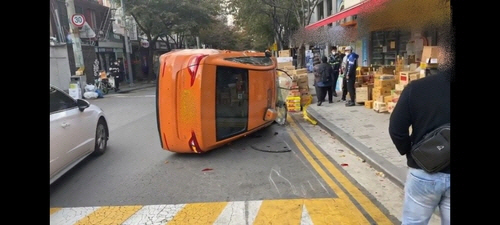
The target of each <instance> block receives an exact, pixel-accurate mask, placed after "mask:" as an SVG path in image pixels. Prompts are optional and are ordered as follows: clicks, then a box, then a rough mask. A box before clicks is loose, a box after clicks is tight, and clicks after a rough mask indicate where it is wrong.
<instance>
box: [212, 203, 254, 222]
mask: <svg viewBox="0 0 500 225" xmlns="http://www.w3.org/2000/svg"><path fill="white" fill-rule="evenodd" d="M246 203H248V204H247V206H246V207H248V208H246V207H245V202H244V201H238V202H230V203H229V204H227V206H226V208H224V210H223V211H222V213H221V214H220V215H219V218H217V220H216V221H215V222H214V225H227V224H242V225H245V224H253V221H254V220H255V216H257V212H258V211H259V208H260V204H262V201H248V202H246ZM246 212H247V213H246ZM246 215H248V217H246Z"/></svg>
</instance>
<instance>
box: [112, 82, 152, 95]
mask: <svg viewBox="0 0 500 225" xmlns="http://www.w3.org/2000/svg"><path fill="white" fill-rule="evenodd" d="M149 87H156V84H143V85H137V84H136V86H135V87H130V88H126V89H121V90H120V91H118V92H116V93H127V92H131V91H135V90H139V89H144V88H149Z"/></svg>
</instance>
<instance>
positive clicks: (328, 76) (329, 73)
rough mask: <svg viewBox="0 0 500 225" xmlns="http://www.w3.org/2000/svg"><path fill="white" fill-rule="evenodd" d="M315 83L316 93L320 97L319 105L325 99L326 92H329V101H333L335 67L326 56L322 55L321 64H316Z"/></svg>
mask: <svg viewBox="0 0 500 225" xmlns="http://www.w3.org/2000/svg"><path fill="white" fill-rule="evenodd" d="M314 81H315V82H314V83H315V87H316V90H317V91H319V92H316V95H317V97H318V106H321V104H322V103H323V102H324V101H325V97H326V94H327V93H328V101H329V102H333V96H332V83H333V69H332V66H330V64H328V58H327V57H326V56H323V57H321V64H318V65H316V66H314Z"/></svg>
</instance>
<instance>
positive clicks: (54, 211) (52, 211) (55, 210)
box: [50, 208, 61, 215]
mask: <svg viewBox="0 0 500 225" xmlns="http://www.w3.org/2000/svg"><path fill="white" fill-rule="evenodd" d="M59 210H61V208H50V215H52V214H54V213H56V212H57V211H59Z"/></svg>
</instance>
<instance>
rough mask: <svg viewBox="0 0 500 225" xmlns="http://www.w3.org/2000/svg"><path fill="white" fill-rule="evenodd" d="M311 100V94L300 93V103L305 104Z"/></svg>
mask: <svg viewBox="0 0 500 225" xmlns="http://www.w3.org/2000/svg"><path fill="white" fill-rule="evenodd" d="M311 102H312V96H311V95H310V94H306V95H302V96H301V97H300V105H301V106H305V105H309V104H311Z"/></svg>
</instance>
